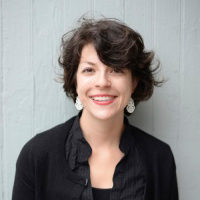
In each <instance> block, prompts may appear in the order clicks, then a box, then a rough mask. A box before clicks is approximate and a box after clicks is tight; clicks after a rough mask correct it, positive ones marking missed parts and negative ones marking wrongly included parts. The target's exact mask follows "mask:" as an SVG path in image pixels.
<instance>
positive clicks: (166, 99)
mask: <svg viewBox="0 0 200 200" xmlns="http://www.w3.org/2000/svg"><path fill="white" fill-rule="evenodd" d="M155 8H156V9H155V18H154V20H155V26H154V28H155V30H154V34H155V36H154V38H155V41H154V44H155V50H156V52H157V53H158V55H159V57H160V60H161V63H162V66H161V67H162V69H163V72H164V75H165V78H166V79H168V81H167V82H166V83H165V84H164V85H163V87H161V88H159V89H157V90H155V95H154V97H155V98H154V101H153V110H154V114H153V118H154V133H155V135H156V136H157V137H159V138H161V139H163V140H164V141H166V142H168V143H169V144H171V147H172V148H175V145H176V144H177V137H178V131H179V125H178V122H179V105H180V92H179V90H180V83H179V81H180V76H179V70H180V69H179V68H180V67H179V66H180V58H179V54H180V45H181V44H180V1H178V0H176V1H174V0H169V1H166V2H164V1H162V2H161V1H158V0H156V1H155ZM169 13H170V14H169ZM166 121H167V123H166Z"/></svg>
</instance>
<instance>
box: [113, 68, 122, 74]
mask: <svg viewBox="0 0 200 200" xmlns="http://www.w3.org/2000/svg"><path fill="white" fill-rule="evenodd" d="M111 72H114V73H123V70H122V69H118V68H116V67H115V68H112V69H111Z"/></svg>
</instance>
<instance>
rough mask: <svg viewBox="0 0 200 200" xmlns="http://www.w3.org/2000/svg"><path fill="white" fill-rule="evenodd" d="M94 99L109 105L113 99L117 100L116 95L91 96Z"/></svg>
mask: <svg viewBox="0 0 200 200" xmlns="http://www.w3.org/2000/svg"><path fill="white" fill-rule="evenodd" d="M90 98H91V99H92V101H93V102H94V103H95V104H97V105H108V104H111V103H113V101H114V100H115V98H116V97H115V96H112V97H110V96H98V97H97V96H96V97H90Z"/></svg>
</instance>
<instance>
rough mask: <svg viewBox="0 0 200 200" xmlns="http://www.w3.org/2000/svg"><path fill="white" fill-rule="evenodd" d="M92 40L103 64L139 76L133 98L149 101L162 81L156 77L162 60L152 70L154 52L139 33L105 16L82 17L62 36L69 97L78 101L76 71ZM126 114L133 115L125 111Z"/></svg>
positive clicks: (65, 78)
mask: <svg viewBox="0 0 200 200" xmlns="http://www.w3.org/2000/svg"><path fill="white" fill-rule="evenodd" d="M89 43H92V44H93V45H94V47H95V49H96V52H97V55H98V57H99V59H100V60H101V62H102V63H104V64H105V65H107V66H108V67H111V68H115V69H117V70H120V69H122V68H127V69H129V70H130V71H131V73H132V77H133V78H134V77H135V78H137V79H138V84H137V87H136V88H135V91H134V93H133V94H132V98H133V99H134V101H135V105H137V104H138V103H139V102H140V101H144V100H147V99H149V98H150V97H151V95H152V93H153V88H154V86H160V84H161V83H162V81H157V80H155V77H154V72H155V71H156V70H157V69H158V68H159V62H157V65H156V66H155V68H154V69H152V67H151V66H152V65H151V64H152V60H153V58H154V52H153V51H145V49H144V48H145V47H144V42H143V39H142V37H141V35H140V34H139V33H137V32H136V31H135V30H133V29H132V28H130V27H128V26H127V25H125V24H124V23H123V22H121V21H119V20H117V19H110V18H103V19H100V20H95V19H82V20H81V24H80V25H79V26H78V27H77V28H75V29H73V30H71V31H69V32H67V33H66V34H64V35H63V37H62V43H61V54H60V56H59V59H58V62H59V65H60V66H61V67H62V68H63V70H64V75H63V77H62V80H63V82H64V85H63V88H64V90H65V93H66V95H67V96H68V97H71V98H72V99H73V101H74V102H75V100H76V97H77V92H76V85H77V83H76V72H77V69H78V65H79V62H80V57H81V51H82V49H83V47H84V46H85V45H86V44H89ZM124 111H125V114H126V115H129V114H128V113H127V112H126V109H125V110H124Z"/></svg>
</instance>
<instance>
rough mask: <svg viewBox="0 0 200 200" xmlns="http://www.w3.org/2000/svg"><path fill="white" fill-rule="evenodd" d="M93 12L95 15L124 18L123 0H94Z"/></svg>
mask: <svg viewBox="0 0 200 200" xmlns="http://www.w3.org/2000/svg"><path fill="white" fill-rule="evenodd" d="M94 14H96V15H97V17H101V15H102V16H104V17H110V18H117V19H120V20H123V19H124V1H123V0H109V1H107V0H101V1H98V0H94Z"/></svg>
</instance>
